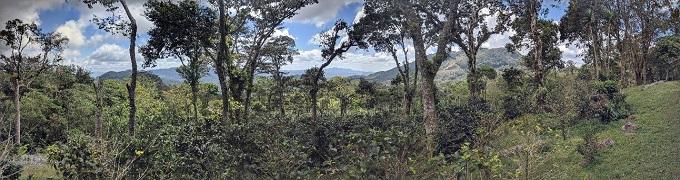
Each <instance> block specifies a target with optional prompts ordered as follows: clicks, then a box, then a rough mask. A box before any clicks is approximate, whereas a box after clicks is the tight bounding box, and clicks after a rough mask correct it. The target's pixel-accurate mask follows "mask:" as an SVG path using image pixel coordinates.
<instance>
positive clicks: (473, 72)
mask: <svg viewBox="0 0 680 180" xmlns="http://www.w3.org/2000/svg"><path fill="white" fill-rule="evenodd" d="M468 66H469V69H470V74H469V75H468V88H469V89H470V98H472V99H477V98H478V97H479V86H477V81H478V80H477V52H476V51H474V50H472V51H470V52H469V53H468Z"/></svg>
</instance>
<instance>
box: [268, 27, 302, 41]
mask: <svg viewBox="0 0 680 180" xmlns="http://www.w3.org/2000/svg"><path fill="white" fill-rule="evenodd" d="M288 31H289V29H288V28H283V29H276V30H274V33H273V34H272V35H273V36H274V37H278V36H288V37H290V38H293V39H295V40H297V38H296V37H295V36H293V35H291V34H290V32H288Z"/></svg>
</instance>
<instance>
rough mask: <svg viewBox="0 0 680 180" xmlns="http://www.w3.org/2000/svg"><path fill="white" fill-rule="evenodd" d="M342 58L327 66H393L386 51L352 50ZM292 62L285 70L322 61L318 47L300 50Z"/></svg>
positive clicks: (373, 68) (364, 68) (380, 68)
mask: <svg viewBox="0 0 680 180" xmlns="http://www.w3.org/2000/svg"><path fill="white" fill-rule="evenodd" d="M343 57H344V58H343V59H340V58H337V59H334V60H333V62H332V63H331V64H330V65H329V66H328V67H329V68H332V67H338V68H347V69H354V70H360V71H368V72H376V71H384V70H388V69H391V68H394V67H395V66H396V65H395V64H394V60H393V59H392V57H391V55H389V54H387V53H375V52H367V51H361V50H359V51H353V52H346V53H345V54H343ZM293 58H294V61H293V63H291V64H289V65H287V66H285V67H284V68H283V69H286V70H301V69H309V68H311V67H319V66H321V64H323V63H324V61H323V58H322V57H321V51H320V50H318V49H314V50H309V51H300V55H297V56H294V57H293Z"/></svg>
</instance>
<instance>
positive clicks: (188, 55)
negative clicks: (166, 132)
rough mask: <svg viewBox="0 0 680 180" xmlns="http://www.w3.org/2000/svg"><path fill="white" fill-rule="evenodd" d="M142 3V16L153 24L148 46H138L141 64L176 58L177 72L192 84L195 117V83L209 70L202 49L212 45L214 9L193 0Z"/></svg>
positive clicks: (195, 116)
mask: <svg viewBox="0 0 680 180" xmlns="http://www.w3.org/2000/svg"><path fill="white" fill-rule="evenodd" d="M144 6H145V7H146V8H147V11H146V12H145V16H146V17H147V18H148V19H149V20H150V21H151V22H153V23H154V26H155V27H154V28H153V29H151V30H150V31H149V35H150V36H151V38H150V39H149V41H148V42H147V45H145V46H143V47H141V48H140V51H141V52H142V55H144V59H145V61H144V67H154V66H156V60H158V59H162V58H168V57H175V58H178V59H179V60H180V61H181V62H182V66H180V67H179V68H177V72H178V73H179V74H180V76H182V78H184V79H185V81H186V82H187V83H188V84H189V86H190V87H191V97H192V99H191V103H192V105H193V109H194V120H198V105H197V104H198V102H197V101H198V85H199V84H200V79H201V78H202V77H203V76H205V75H206V74H207V73H208V66H207V61H205V60H204V58H203V56H204V55H205V53H208V52H207V51H205V49H208V48H212V47H213V43H212V40H213V39H214V38H215V37H214V35H215V34H214V32H215V31H216V30H217V28H216V27H215V26H214V22H215V20H216V19H217V17H215V12H214V11H212V10H211V9H209V8H206V7H200V6H199V4H198V2H196V1H182V2H179V3H173V2H170V1H149V2H147V3H146V4H144ZM187 61H188V64H186V63H185V62H187Z"/></svg>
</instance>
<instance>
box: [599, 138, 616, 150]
mask: <svg viewBox="0 0 680 180" xmlns="http://www.w3.org/2000/svg"><path fill="white" fill-rule="evenodd" d="M612 145H614V140H613V139H612V138H607V139H604V140H602V141H600V142H597V144H595V146H597V148H608V147H609V146H612Z"/></svg>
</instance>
